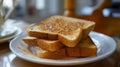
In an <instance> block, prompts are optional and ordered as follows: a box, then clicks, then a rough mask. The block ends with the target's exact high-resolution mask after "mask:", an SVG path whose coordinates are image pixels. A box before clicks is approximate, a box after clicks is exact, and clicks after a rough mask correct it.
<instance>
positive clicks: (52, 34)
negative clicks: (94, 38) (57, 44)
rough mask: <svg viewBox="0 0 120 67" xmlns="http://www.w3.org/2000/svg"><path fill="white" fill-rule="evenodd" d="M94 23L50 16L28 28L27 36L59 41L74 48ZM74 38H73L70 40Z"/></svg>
mask: <svg viewBox="0 0 120 67" xmlns="http://www.w3.org/2000/svg"><path fill="white" fill-rule="evenodd" d="M94 25H95V23H94V22H92V21H86V20H82V19H75V18H69V17H64V16H52V17H50V18H48V19H46V20H44V21H42V22H40V23H37V24H35V25H33V26H30V27H28V29H27V31H28V35H29V36H32V37H37V38H40V39H49V40H60V41H61V43H63V44H64V45H66V46H67V47H75V46H76V45H77V43H78V42H79V41H80V40H81V38H82V39H84V38H86V37H87V36H88V34H89V32H90V31H91V30H92V29H93V28H94ZM71 37H74V38H71Z"/></svg>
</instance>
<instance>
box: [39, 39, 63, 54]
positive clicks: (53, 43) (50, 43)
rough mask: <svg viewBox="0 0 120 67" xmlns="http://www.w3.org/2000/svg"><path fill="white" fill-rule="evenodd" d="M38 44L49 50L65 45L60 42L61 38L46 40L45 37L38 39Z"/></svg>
mask: <svg viewBox="0 0 120 67" xmlns="http://www.w3.org/2000/svg"><path fill="white" fill-rule="evenodd" d="M37 45H38V46H39V47H40V48H42V49H44V50H47V51H51V52H53V51H57V50H59V49H61V48H63V47H64V45H63V44H62V43H60V42H59V40H53V41H51V40H44V39H37Z"/></svg>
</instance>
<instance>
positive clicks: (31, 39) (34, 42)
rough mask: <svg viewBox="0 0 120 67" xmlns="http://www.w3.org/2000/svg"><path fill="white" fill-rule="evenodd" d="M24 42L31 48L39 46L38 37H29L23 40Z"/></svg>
mask: <svg viewBox="0 0 120 67" xmlns="http://www.w3.org/2000/svg"><path fill="white" fill-rule="evenodd" d="M23 41H24V42H25V43H26V44H28V45H30V46H37V38H36V37H29V36H27V37H24V38H23Z"/></svg>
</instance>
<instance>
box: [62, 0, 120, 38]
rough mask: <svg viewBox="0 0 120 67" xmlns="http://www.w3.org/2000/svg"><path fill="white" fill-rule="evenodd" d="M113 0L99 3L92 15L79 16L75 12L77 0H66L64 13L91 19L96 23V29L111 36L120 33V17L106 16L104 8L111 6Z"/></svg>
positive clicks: (104, 0)
mask: <svg viewBox="0 0 120 67" xmlns="http://www.w3.org/2000/svg"><path fill="white" fill-rule="evenodd" d="M110 2H111V0H103V1H102V3H100V4H98V5H97V6H96V7H95V8H94V11H93V13H92V14H91V15H90V16H78V15H76V13H75V6H74V5H75V0H65V6H64V8H65V11H64V15H65V16H69V17H76V18H81V19H86V20H91V21H94V22H95V23H96V26H95V29H94V31H97V32H101V33H104V34H107V35H110V36H114V35H119V34H120V29H119V27H120V18H115V17H111V16H110V17H104V16H103V13H102V11H103V9H104V8H105V7H108V6H110Z"/></svg>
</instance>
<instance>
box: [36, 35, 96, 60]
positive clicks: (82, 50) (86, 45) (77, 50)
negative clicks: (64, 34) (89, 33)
mask: <svg viewBox="0 0 120 67" xmlns="http://www.w3.org/2000/svg"><path fill="white" fill-rule="evenodd" d="M36 51H37V56H39V57H42V58H57V59H58V58H65V57H88V56H96V55H97V47H96V45H95V44H94V42H93V41H92V40H91V38H90V37H87V38H86V39H85V40H83V41H82V42H80V43H79V44H78V45H77V46H76V47H64V48H62V49H59V50H57V51H53V52H51V51H47V50H44V49H41V48H40V47H39V49H36ZM62 56H63V57H62Z"/></svg>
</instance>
